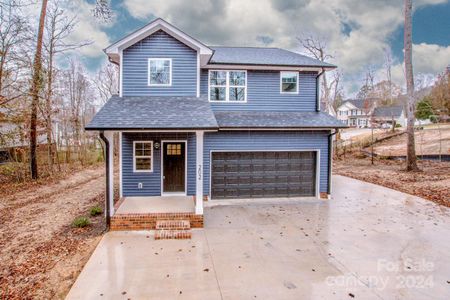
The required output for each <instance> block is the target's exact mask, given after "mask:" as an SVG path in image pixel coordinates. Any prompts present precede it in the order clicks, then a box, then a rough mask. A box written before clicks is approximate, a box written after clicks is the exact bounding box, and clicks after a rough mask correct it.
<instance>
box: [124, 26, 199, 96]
mask: <svg viewBox="0 0 450 300" xmlns="http://www.w3.org/2000/svg"><path fill="white" fill-rule="evenodd" d="M152 57H153V58H171V59H172V86H168V87H154V86H152V87H150V86H148V59H149V58H152ZM122 76H123V79H122V84H123V92H122V95H123V96H196V95H197V52H196V51H195V50H194V49H191V48H189V47H188V46H186V45H185V44H183V43H181V42H180V41H178V40H177V39H175V38H173V37H172V36H170V35H168V34H167V33H165V32H164V31H162V30H159V31H157V32H155V33H154V34H152V35H150V36H149V37H146V38H145V39H143V40H141V41H139V42H137V43H136V44H134V45H132V46H130V47H128V48H127V49H125V50H123V71H122Z"/></svg>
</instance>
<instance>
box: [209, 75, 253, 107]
mask: <svg viewBox="0 0 450 300" xmlns="http://www.w3.org/2000/svg"><path fill="white" fill-rule="evenodd" d="M246 100H247V71H240V70H230V71H225V70H210V71H209V101H213V102H245V101H246Z"/></svg>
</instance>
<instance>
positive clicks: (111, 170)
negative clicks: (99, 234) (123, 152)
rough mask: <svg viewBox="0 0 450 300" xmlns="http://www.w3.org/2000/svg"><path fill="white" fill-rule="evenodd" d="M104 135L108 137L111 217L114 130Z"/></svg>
mask: <svg viewBox="0 0 450 300" xmlns="http://www.w3.org/2000/svg"><path fill="white" fill-rule="evenodd" d="M105 137H106V138H107V139H108V143H109V160H108V161H109V164H108V169H109V199H108V203H109V215H110V216H111V217H112V216H113V215H114V132H113V131H105ZM105 211H106V209H105Z"/></svg>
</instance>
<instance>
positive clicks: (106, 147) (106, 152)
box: [100, 131, 111, 230]
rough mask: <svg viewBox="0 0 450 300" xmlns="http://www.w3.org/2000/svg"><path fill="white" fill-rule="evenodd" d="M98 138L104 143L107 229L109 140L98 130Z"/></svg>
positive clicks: (108, 208)
mask: <svg viewBox="0 0 450 300" xmlns="http://www.w3.org/2000/svg"><path fill="white" fill-rule="evenodd" d="M100 139H101V140H102V141H103V142H104V143H105V164H106V176H105V177H106V197H105V207H106V230H109V227H110V225H111V217H110V210H111V209H110V207H109V197H110V196H111V195H110V194H109V191H110V186H109V182H110V178H109V175H110V174H109V164H110V161H109V141H108V139H107V138H106V137H105V134H104V132H103V131H100Z"/></svg>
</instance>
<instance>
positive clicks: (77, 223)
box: [72, 217, 91, 228]
mask: <svg viewBox="0 0 450 300" xmlns="http://www.w3.org/2000/svg"><path fill="white" fill-rule="evenodd" d="M90 224H91V221H90V220H89V218H87V217H77V218H75V220H73V222H72V226H73V227H78V228H83V227H86V226H88V225H90Z"/></svg>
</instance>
